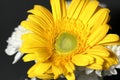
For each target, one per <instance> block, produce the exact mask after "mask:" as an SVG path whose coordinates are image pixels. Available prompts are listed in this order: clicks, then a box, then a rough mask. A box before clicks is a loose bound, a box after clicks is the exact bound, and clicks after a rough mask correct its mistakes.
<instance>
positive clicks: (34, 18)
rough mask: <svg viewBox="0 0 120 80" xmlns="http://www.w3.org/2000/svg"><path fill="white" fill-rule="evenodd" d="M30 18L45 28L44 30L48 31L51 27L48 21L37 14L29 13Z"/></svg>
mask: <svg viewBox="0 0 120 80" xmlns="http://www.w3.org/2000/svg"><path fill="white" fill-rule="evenodd" d="M28 20H29V21H32V22H33V23H34V24H36V25H37V26H38V27H39V28H41V29H43V30H44V31H46V30H47V29H48V28H49V27H50V24H48V23H47V22H46V21H44V20H43V19H42V18H40V17H38V16H36V15H29V16H28Z"/></svg>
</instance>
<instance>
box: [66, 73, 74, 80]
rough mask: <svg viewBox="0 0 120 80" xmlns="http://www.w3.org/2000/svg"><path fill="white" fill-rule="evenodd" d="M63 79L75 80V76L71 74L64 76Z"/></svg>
mask: <svg viewBox="0 0 120 80" xmlns="http://www.w3.org/2000/svg"><path fill="white" fill-rule="evenodd" d="M65 77H66V79H67V80H75V74H74V73H73V72H72V73H67V74H65Z"/></svg>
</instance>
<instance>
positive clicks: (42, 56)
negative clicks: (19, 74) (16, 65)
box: [23, 49, 51, 62]
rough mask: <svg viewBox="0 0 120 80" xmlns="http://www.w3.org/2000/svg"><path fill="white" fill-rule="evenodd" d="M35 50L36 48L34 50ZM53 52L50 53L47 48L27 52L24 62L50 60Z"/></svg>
mask: <svg viewBox="0 0 120 80" xmlns="http://www.w3.org/2000/svg"><path fill="white" fill-rule="evenodd" d="M33 51H34V50H33ZM50 56H51V54H50V53H48V52H47V51H46V50H44V49H41V50H40V49H39V50H38V51H37V50H36V51H34V52H33V53H30V52H29V54H26V55H25V56H24V57H23V60H24V62H28V61H32V60H35V61H39V62H44V61H46V60H48V59H49V58H50Z"/></svg>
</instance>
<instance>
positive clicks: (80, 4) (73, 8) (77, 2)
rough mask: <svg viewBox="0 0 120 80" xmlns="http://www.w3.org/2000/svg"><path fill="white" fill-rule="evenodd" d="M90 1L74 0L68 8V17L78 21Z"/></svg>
mask: <svg viewBox="0 0 120 80" xmlns="http://www.w3.org/2000/svg"><path fill="white" fill-rule="evenodd" d="M88 1H89V0H73V1H72V2H71V4H70V6H69V7H68V10H67V11H68V12H67V17H69V18H73V19H77V18H78V17H79V15H80V14H81V11H82V9H83V8H84V6H86V4H87V3H88Z"/></svg>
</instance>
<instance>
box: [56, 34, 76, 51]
mask: <svg viewBox="0 0 120 80" xmlns="http://www.w3.org/2000/svg"><path fill="white" fill-rule="evenodd" d="M76 46H77V39H76V37H75V36H74V35H72V34H69V33H62V34H60V35H59V36H58V37H57V39H56V43H55V49H56V50H57V51H59V52H64V53H65V52H70V51H72V50H74V49H75V48H76Z"/></svg>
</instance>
